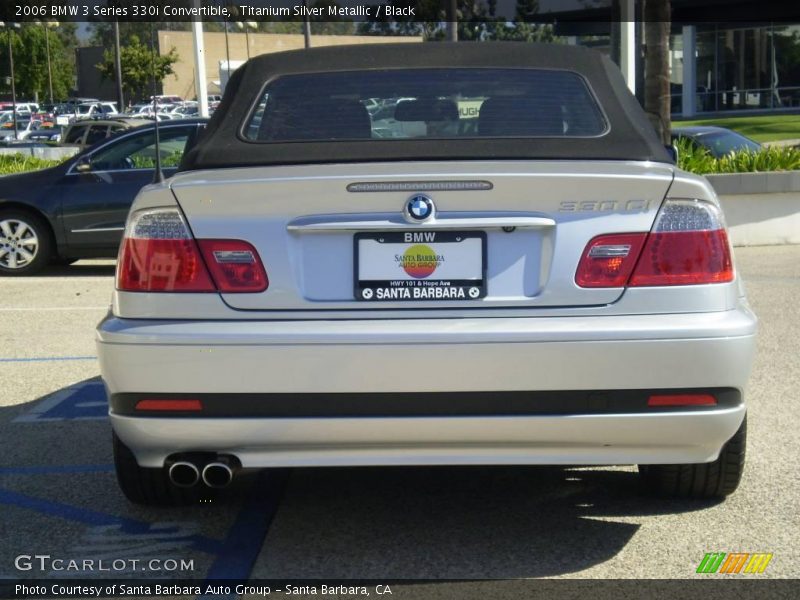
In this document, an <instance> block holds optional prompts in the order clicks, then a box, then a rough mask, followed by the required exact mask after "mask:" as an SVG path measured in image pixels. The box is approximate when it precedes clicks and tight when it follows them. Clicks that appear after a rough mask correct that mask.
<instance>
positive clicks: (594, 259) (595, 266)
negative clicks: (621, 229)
mask: <svg viewBox="0 0 800 600" xmlns="http://www.w3.org/2000/svg"><path fill="white" fill-rule="evenodd" d="M646 238H647V234H646V233H623V234H617V235H601V236H598V237H596V238H594V239H593V240H592V241H590V242H589V243H588V244H587V246H586V249H585V250H584V251H583V256H582V257H581V262H580V264H579V265H578V272H577V273H576V274H575V282H576V283H577V284H578V285H579V286H581V287H586V288H596V287H624V286H625V284H626V283H627V282H628V279H629V278H630V276H631V273H632V272H633V267H634V266H636V260H637V259H638V258H639V253H640V252H641V251H642V246H644V242H645V239H646Z"/></svg>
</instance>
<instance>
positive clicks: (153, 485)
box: [67, 42, 756, 506]
mask: <svg viewBox="0 0 800 600" xmlns="http://www.w3.org/2000/svg"><path fill="white" fill-rule="evenodd" d="M398 98H402V102H400V101H399V100H398V101H397V102H395V99H398ZM372 100H377V103H378V104H382V103H383V102H384V101H386V103H387V104H391V103H392V102H394V103H395V105H396V109H395V112H394V114H393V119H385V120H384V122H382V123H381V124H380V126H381V127H382V128H383V129H384V130H387V131H386V132H387V133H388V135H385V136H384V137H377V136H376V132H375V127H376V124H375V122H374V121H373V120H372V119H371V118H370V114H369V110H368V106H374V105H375V104H374V103H373V102H372ZM465 101H468V102H469V103H470V104H469V107H470V110H463V111H462V110H459V103H464V102H465ZM220 106H221V107H222V108H220V110H224V111H225V114H223V115H218V116H217V117H215V118H213V119H211V121H210V122H209V125H208V129H207V131H205V132H204V133H203V135H202V136H201V137H200V139H199V140H198V143H197V144H196V145H195V146H193V147H192V148H191V149H190V150H189V151H188V152H187V153H186V156H185V157H184V160H183V161H182V163H181V168H180V170H179V172H178V173H177V174H176V175H175V176H173V177H172V178H171V179H168V180H166V181H165V182H164V183H161V184H157V185H153V186H148V187H146V188H144V189H143V190H142V191H141V192H140V194H139V196H138V197H137V199H136V201H135V202H134V204H133V206H132V208H131V212H130V215H129V216H128V220H127V224H126V230H125V235H124V238H123V242H122V246H121V250H120V255H119V260H118V262H117V275H116V289H115V291H114V297H113V301H112V310H111V311H110V312H109V314H108V315H107V317H106V318H105V319H104V320H103V321H102V322H101V323H100V324H99V326H98V331H97V338H96V339H97V348H98V358H99V364H100V370H101V374H102V377H103V381H104V384H105V389H106V390H107V392H108V396H109V417H110V421H111V425H112V428H113V431H114V439H113V447H114V456H115V466H116V472H117V481H118V483H119V484H120V486H121V488H122V491H123V492H124V493H125V495H126V496H127V497H128V498H129V499H130V500H132V501H133V502H137V503H142V504H156V505H169V504H177V503H190V504H194V503H197V502H198V500H199V499H204V498H208V495H209V494H211V493H213V491H214V489H215V488H221V487H225V486H226V485H228V484H229V483H230V482H231V480H232V479H233V478H234V477H235V476H236V473H237V471H238V470H239V469H258V468H273V467H276V468H285V467H323V466H336V467H342V466H366V465H371V466H389V465H445V464H447V465H470V464H480V465H489V464H495V465H497V464H505V465H509V464H511V465H532V464H542V465H552V464H558V465H570V464H572V465H575V464H577V465H590V464H591V465H618V464H637V465H639V470H640V473H641V480H642V482H643V484H644V487H646V488H647V489H649V490H651V491H652V492H655V493H661V494H664V495H670V496H676V497H684V498H713V497H722V496H726V495H728V494H731V493H732V492H733V491H734V490H735V489H736V487H737V486H738V484H739V481H740V478H741V475H742V470H743V465H744V455H745V437H746V419H745V415H746V405H745V401H744V388H745V385H746V383H747V379H748V374H749V371H750V367H751V363H752V359H753V353H754V349H755V330H756V319H755V317H754V315H753V314H752V312H751V311H750V308H749V307H748V304H747V301H746V299H745V297H744V292H743V289H742V285H741V281H740V278H739V276H738V274H737V272H736V269H735V268H734V263H733V256H732V252H731V247H730V243H729V241H728V235H727V231H726V228H725V223H724V219H723V217H722V213H721V209H720V205H719V201H718V199H717V197H716V195H715V193H714V190H713V188H712V187H711V186H710V184H709V183H708V181H707V180H706V179H705V178H703V177H700V176H697V175H693V174H691V173H687V172H684V171H681V170H680V169H678V168H677V167H676V166H675V164H674V161H673V160H672V158H671V157H670V155H669V154H668V153H667V151H666V149H665V148H664V146H663V145H662V143H661V140H660V139H659V137H658V136H657V135H656V133H655V131H654V130H653V128H652V126H651V125H650V123H649V121H648V119H647V116H646V114H645V113H644V111H643V110H642V108H641V106H640V105H639V104H638V102H637V101H636V98H635V97H634V96H633V95H632V94H631V92H630V91H629V90H628V88H627V87H626V85H625V81H624V79H623V77H622V76H621V74H620V72H619V69H618V68H617V67H616V66H615V65H614V64H613V63H612V62H611V60H610V59H609V58H608V57H606V56H604V55H602V54H600V53H598V52H595V51H592V50H590V49H588V48H585V47H581V46H568V45H556V44H553V45H549V44H518V43H505V44H504V43H492V42H486V43H481V44H465V43H445V42H442V43H437V44H428V45H423V44H402V45H400V44H396V45H392V44H379V45H378V44H376V45H372V46H363V45H359V46H349V47H348V46H339V47H325V48H311V49H308V50H297V51H289V52H282V53H278V54H269V55H262V56H259V57H256V58H253V59H251V60H250V61H248V62H247V63H245V64H244V65H243V66H242V67H240V68H239V69H237V71H236V72H235V73H234V74H233V76H232V77H231V79H230V81H229V82H228V85H227V88H226V90H225V99H224V100H223V102H222V104H221V105H220ZM462 106H465V105H463V104H462ZM472 108H474V109H475V110H476V111H477V115H475V114H473V113H472V110H471V109H472ZM178 123H180V122H178ZM407 123H415V124H418V126H415V127H414V128H407V127H405V126H404V124H407ZM176 126H177V125H176ZM67 229H69V228H68V227H67ZM568 501H570V502H574V499H568ZM703 506H706V505H703Z"/></svg>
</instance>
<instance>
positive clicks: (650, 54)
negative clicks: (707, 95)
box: [644, 0, 692, 145]
mask: <svg viewBox="0 0 800 600" xmlns="http://www.w3.org/2000/svg"><path fill="white" fill-rule="evenodd" d="M671 20H672V14H671V6H670V0H645V4H644V21H645V25H644V38H645V59H644V110H645V112H646V113H647V116H648V117H650V121H651V122H652V123H653V126H654V127H655V128H656V132H657V133H658V135H659V137H661V142H662V143H663V144H665V145H666V144H670V143H671V142H670V92H669V31H670V24H671V23H670V22H671ZM684 93H692V91H691V90H684Z"/></svg>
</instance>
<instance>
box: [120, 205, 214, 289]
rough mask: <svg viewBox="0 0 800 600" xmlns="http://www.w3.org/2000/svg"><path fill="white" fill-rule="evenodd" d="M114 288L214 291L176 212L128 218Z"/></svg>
mask: <svg viewBox="0 0 800 600" xmlns="http://www.w3.org/2000/svg"><path fill="white" fill-rule="evenodd" d="M117 289H118V290H123V291H126V292H214V291H216V289H215V288H214V284H213V282H212V281H211V277H210V276H209V274H208V270H207V269H206V267H205V265H204V264H203V259H202V257H201V256H200V251H199V249H198V248H197V244H196V243H195V241H194V239H192V235H191V233H190V232H189V228H188V227H187V226H186V223H185V222H184V220H183V217H182V216H181V213H180V212H179V211H178V210H177V209H172V208H160V209H154V210H145V211H141V212H139V213H136V214H134V215H132V216H131V218H130V220H129V222H128V225H127V226H126V228H125V238H124V239H123V242H122V247H121V248H120V254H119V260H118V261H117Z"/></svg>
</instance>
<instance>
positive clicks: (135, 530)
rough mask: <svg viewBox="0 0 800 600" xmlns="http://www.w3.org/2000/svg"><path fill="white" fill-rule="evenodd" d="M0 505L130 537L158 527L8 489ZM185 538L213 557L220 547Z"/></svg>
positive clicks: (1, 494)
mask: <svg viewBox="0 0 800 600" xmlns="http://www.w3.org/2000/svg"><path fill="white" fill-rule="evenodd" d="M0 504H6V505H12V506H17V507H19V508H24V509H28V510H33V511H35V512H38V513H41V514H46V515H50V516H53V517H58V518H61V519H64V520H67V521H73V522H76V523H82V524H83V525H88V526H90V527H98V526H107V527H108V526H112V527H117V528H120V529H121V530H122V531H124V532H126V533H130V534H142V533H150V532H152V531H153V529H152V528H153V526H158V525H159V524H158V523H146V522H144V521H137V520H135V519H129V518H127V517H117V516H115V515H109V514H107V513H103V512H99V511H95V510H91V509H88V508H79V507H77V506H71V505H69V504H63V503H61V502H54V501H52V500H44V499H43V498H36V497H34V496H29V495H27V494H22V493H19V492H12V491H11V490H7V489H4V488H0ZM187 539H188V540H190V541H191V544H192V548H193V549H195V550H199V551H201V552H206V553H209V554H216V553H217V552H219V549H220V547H221V546H222V545H223V543H220V542H219V541H218V540H213V539H211V538H207V537H205V536H202V535H197V534H194V535H191V536H189V537H187Z"/></svg>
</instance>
